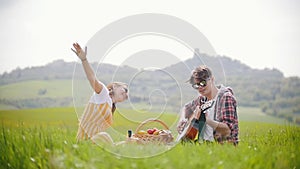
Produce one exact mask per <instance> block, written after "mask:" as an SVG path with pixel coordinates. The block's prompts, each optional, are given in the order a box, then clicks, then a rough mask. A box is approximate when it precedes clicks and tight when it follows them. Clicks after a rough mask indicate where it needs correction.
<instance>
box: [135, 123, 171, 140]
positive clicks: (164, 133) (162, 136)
mask: <svg viewBox="0 0 300 169" xmlns="http://www.w3.org/2000/svg"><path fill="white" fill-rule="evenodd" d="M152 122H157V123H159V124H160V125H162V126H163V127H164V129H162V130H160V132H159V134H157V135H154V134H148V133H143V134H140V133H139V131H140V130H142V129H143V127H145V126H147V124H149V123H152ZM133 137H134V138H137V139H138V143H141V144H149V143H154V144H168V143H171V142H172V141H173V140H174V138H173V136H172V133H171V131H170V130H169V127H168V126H167V125H166V124H165V123H164V122H163V121H161V120H159V119H147V120H145V121H144V122H142V123H141V124H140V125H139V126H138V127H137V128H136V130H135V132H134V134H133Z"/></svg>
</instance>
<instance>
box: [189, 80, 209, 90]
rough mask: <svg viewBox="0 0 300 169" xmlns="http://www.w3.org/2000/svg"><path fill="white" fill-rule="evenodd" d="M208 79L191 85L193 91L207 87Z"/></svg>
mask: <svg viewBox="0 0 300 169" xmlns="http://www.w3.org/2000/svg"><path fill="white" fill-rule="evenodd" d="M209 79H210V78H208V79H202V80H201V81H200V82H198V83H194V84H192V87H193V88H194V89H199V88H200V87H205V86H206V85H207V81H208V80H209Z"/></svg>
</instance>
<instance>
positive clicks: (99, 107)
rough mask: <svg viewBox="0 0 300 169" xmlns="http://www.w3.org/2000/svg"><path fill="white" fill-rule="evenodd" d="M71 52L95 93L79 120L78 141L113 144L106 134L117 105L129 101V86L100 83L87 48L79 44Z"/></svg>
mask: <svg viewBox="0 0 300 169" xmlns="http://www.w3.org/2000/svg"><path fill="white" fill-rule="evenodd" d="M73 47H74V49H73V48H71V50H72V51H73V52H74V53H75V54H76V55H77V56H78V58H79V59H80V60H81V62H82V66H83V68H84V71H85V74H86V77H87V79H88V80H89V82H90V85H91V87H92V88H93V89H94V93H93V95H92V96H91V98H90V101H89V103H88V104H87V106H86V107H85V109H84V113H83V115H82V117H81V118H80V120H79V127H78V132H77V141H79V140H84V139H91V140H92V141H93V142H98V141H99V140H101V141H104V142H109V143H113V140H112V139H111V137H110V136H109V134H107V133H106V132H104V131H105V130H106V129H107V128H108V127H109V126H111V124H112V121H113V119H112V116H113V113H114V111H115V109H116V106H115V105H116V103H118V102H123V101H125V100H126V99H128V86H127V84H125V83H121V82H113V83H110V84H108V85H107V86H105V85H104V84H103V83H102V82H101V81H99V80H98V79H97V78H96V76H95V73H94V71H93V69H92V68H91V66H90V64H89V62H88V60H87V47H85V50H84V51H83V50H82V48H81V46H80V45H79V44H78V43H74V44H73Z"/></svg>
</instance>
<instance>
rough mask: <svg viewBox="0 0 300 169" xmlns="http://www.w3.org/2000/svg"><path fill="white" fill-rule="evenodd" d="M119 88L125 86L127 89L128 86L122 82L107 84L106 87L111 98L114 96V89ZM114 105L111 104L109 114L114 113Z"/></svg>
mask: <svg viewBox="0 0 300 169" xmlns="http://www.w3.org/2000/svg"><path fill="white" fill-rule="evenodd" d="M119 86H126V87H128V85H127V84H126V83H122V82H112V83H109V84H108V85H106V87H107V89H108V91H109V96H110V97H112V96H113V95H114V91H113V89H114V87H119ZM116 108H117V107H116V103H113V104H112V108H111V112H112V113H114V112H115V110H116Z"/></svg>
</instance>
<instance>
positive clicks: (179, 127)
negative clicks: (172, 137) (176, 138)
mask: <svg viewBox="0 0 300 169" xmlns="http://www.w3.org/2000/svg"><path fill="white" fill-rule="evenodd" d="M186 123H187V120H186V119H185V120H181V121H180V122H179V123H178V124H177V132H178V133H179V134H181V133H182V131H183V130H184V128H185V125H186Z"/></svg>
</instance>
